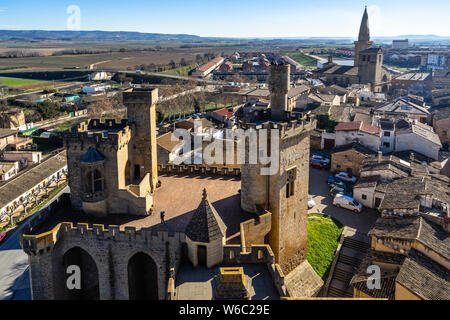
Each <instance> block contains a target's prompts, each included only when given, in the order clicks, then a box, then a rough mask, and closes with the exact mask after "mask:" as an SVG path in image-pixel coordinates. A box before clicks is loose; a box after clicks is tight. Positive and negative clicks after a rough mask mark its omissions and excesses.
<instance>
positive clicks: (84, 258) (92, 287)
mask: <svg viewBox="0 0 450 320" xmlns="http://www.w3.org/2000/svg"><path fill="white" fill-rule="evenodd" d="M73 265H75V266H78V267H79V268H80V272H81V274H80V276H81V281H80V283H81V288H80V289H72V290H69V289H68V288H67V286H65V291H66V294H65V297H66V299H68V300H99V299H100V290H99V284H98V269H97V265H96V264H95V261H94V259H92V257H91V255H90V254H89V253H87V252H86V251H85V250H83V249H81V248H80V247H74V248H72V249H70V250H68V251H67V252H66V253H65V254H64V256H63V272H64V273H65V281H64V284H66V282H67V279H68V277H70V276H71V274H67V273H66V272H67V269H68V267H69V266H73Z"/></svg>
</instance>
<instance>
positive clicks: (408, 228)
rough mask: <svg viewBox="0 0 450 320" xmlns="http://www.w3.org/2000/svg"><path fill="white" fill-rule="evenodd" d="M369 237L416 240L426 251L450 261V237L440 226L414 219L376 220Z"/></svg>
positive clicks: (424, 220)
mask: <svg viewBox="0 0 450 320" xmlns="http://www.w3.org/2000/svg"><path fill="white" fill-rule="evenodd" d="M369 236H371V237H375V238H388V239H389V238H390V239H394V240H416V241H419V242H420V243H421V244H423V245H424V246H425V247H427V248H428V249H430V250H432V251H434V252H436V253H438V254H439V255H441V256H442V257H444V258H445V259H447V260H450V236H449V234H448V233H446V232H445V231H444V230H443V229H442V227H441V226H438V225H436V224H435V223H433V222H430V221H428V220H427V219H425V218H423V217H421V216H416V217H383V218H378V220H377V221H376V222H375V225H374V227H373V229H372V230H371V231H369Z"/></svg>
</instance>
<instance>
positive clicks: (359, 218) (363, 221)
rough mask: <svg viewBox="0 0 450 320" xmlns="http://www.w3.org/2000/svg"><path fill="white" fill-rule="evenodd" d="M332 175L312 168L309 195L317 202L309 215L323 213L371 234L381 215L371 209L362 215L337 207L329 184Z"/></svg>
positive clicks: (345, 224) (365, 209)
mask: <svg viewBox="0 0 450 320" xmlns="http://www.w3.org/2000/svg"><path fill="white" fill-rule="evenodd" d="M330 175H331V173H330V171H327V170H319V169H315V168H310V171H309V194H310V196H311V197H312V199H313V200H314V201H315V202H316V206H315V207H314V208H312V209H310V210H309V211H308V213H323V214H326V215H329V216H332V217H333V218H336V219H337V220H339V221H340V222H341V223H342V224H343V225H344V226H348V227H351V228H354V229H356V230H357V231H359V232H361V233H367V232H369V231H370V229H372V227H373V225H374V224H375V221H376V220H377V218H378V217H379V215H380V214H379V213H378V212H377V211H376V210H374V209H369V208H364V209H363V211H362V212H361V213H354V212H352V211H350V210H347V209H343V208H337V207H335V206H334V205H333V199H332V198H331V196H330V192H329V190H330V189H329V187H328V184H327V179H328V177H329V176H330Z"/></svg>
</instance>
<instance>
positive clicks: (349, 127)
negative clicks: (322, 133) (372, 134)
mask: <svg viewBox="0 0 450 320" xmlns="http://www.w3.org/2000/svg"><path fill="white" fill-rule="evenodd" d="M361 124H362V122H360V121H356V122H355V121H353V122H340V123H339V124H338V125H337V126H336V128H335V129H334V130H335V131H355V130H359V129H360V128H361Z"/></svg>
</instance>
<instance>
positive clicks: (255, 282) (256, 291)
mask: <svg viewBox="0 0 450 320" xmlns="http://www.w3.org/2000/svg"><path fill="white" fill-rule="evenodd" d="M239 266H240V267H243V268H244V273H245V274H246V275H247V276H249V277H250V278H251V283H252V288H251V290H250V296H251V300H278V299H279V298H280V295H279V294H278V292H277V290H276V289H275V287H274V285H273V283H272V277H271V276H270V274H269V270H268V269H267V266H266V265H264V264H243V265H239ZM222 267H224V266H222ZM233 267H236V265H233ZM217 274H219V267H214V268H211V269H207V268H206V267H197V268H194V267H192V265H191V264H190V263H186V264H183V265H182V266H181V267H180V269H179V270H178V273H177V277H176V291H177V299H178V300H212V298H213V292H212V283H211V282H212V279H213V278H214V276H215V275H217Z"/></svg>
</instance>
